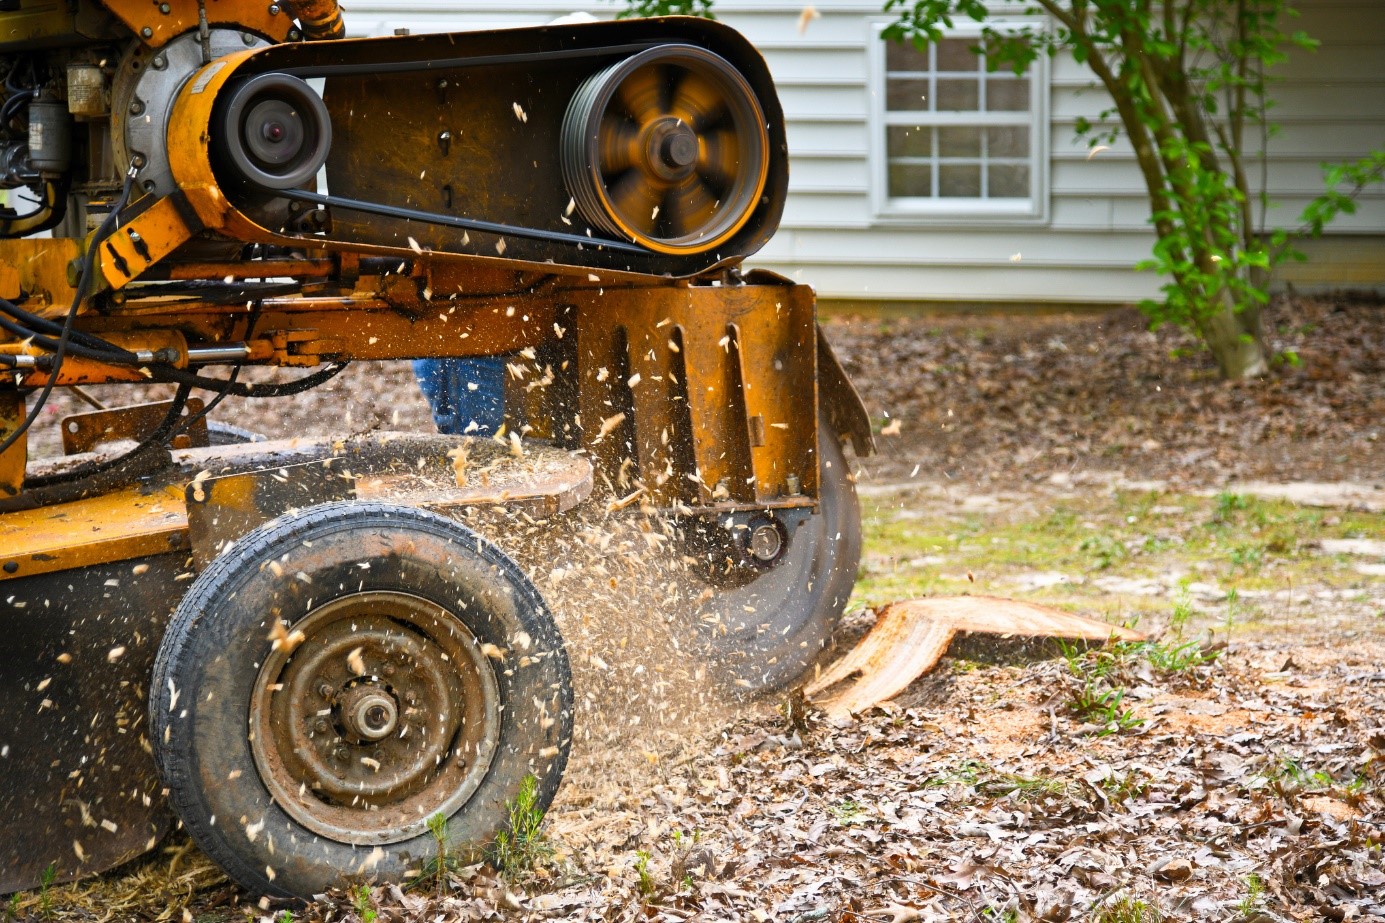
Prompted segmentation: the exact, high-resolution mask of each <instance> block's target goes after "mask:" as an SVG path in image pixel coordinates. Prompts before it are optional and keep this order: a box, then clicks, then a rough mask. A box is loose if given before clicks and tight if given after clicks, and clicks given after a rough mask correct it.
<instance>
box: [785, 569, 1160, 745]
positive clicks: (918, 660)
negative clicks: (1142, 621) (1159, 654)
mask: <svg viewBox="0 0 1385 923" xmlns="http://www.w3.org/2000/svg"><path fill="white" fill-rule="evenodd" d="M958 632H973V633H980V634H992V635H1001V636H1005V637H1009V636H1014V635H1021V636H1024V637H1033V638H1079V639H1083V640H1090V641H1105V640H1117V641H1140V640H1143V638H1144V635H1142V634H1140V633H1139V632H1137V631H1132V630H1130V629H1129V628H1121V627H1119V626H1117V625H1108V624H1106V623H1105V622H1099V621H1097V620H1096V619H1090V618H1087V617H1086V616H1081V615H1073V614H1071V613H1069V612H1062V611H1059V610H1058V609H1052V608H1050V607H1048V606H1040V605H1036V604H1034V603H1028V602H1021V601H1020V600H1017V599H1000V598H998V597H995V596H938V597H933V598H931V599H911V600H907V601H905V602H897V603H891V604H890V605H888V606H886V607H885V608H884V609H882V610H881V611H880V616H879V618H878V619H877V620H876V623H875V627H873V628H872V629H871V630H870V631H869V632H868V633H867V634H866V636H865V637H864V638H862V639H861V641H860V643H859V644H857V645H856V646H855V647H854V648H852V649H851V650H850V651H848V652H847V654H846V656H845V657H843V658H842V659H841V660H838V661H837V662H836V663H834V664H832V665H831V666H830V667H828V668H827V669H826V670H824V671H823V672H822V674H821V675H819V676H818V677H816V678H815V679H814V680H813V681H812V682H810V683H808V684H807V686H805V687H804V690H803V692H804V694H805V695H806V696H807V697H808V698H809V700H810V701H812V702H813V704H814V705H817V706H818V707H819V708H822V709H823V710H824V711H826V712H827V714H828V716H829V717H832V718H844V717H848V716H850V715H853V714H856V713H858V712H862V711H865V710H866V709H867V708H870V707H871V706H873V705H878V704H880V703H881V702H886V701H889V700H890V699H892V698H894V697H895V696H896V695H899V693H901V692H903V691H904V689H905V688H906V687H908V685H909V684H910V683H912V682H913V681H914V680H916V679H918V678H919V677H920V676H922V675H923V674H925V673H927V672H928V671H929V670H931V669H933V667H934V666H936V665H937V663H938V661H939V660H940V659H942V656H943V654H945V653H946V652H947V648H948V645H949V644H951V643H952V639H953V637H955V636H956V635H957V633H958ZM848 680H849V681H850V682H849V683H848V682H847V681H848ZM843 683H846V685H842V684H843ZM834 687H835V688H834ZM829 691H831V694H830V695H825V693H828V692H829Z"/></svg>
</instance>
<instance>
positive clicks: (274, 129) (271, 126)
mask: <svg viewBox="0 0 1385 923" xmlns="http://www.w3.org/2000/svg"><path fill="white" fill-rule="evenodd" d="M283 137H284V126H282V125H280V124H279V123H278V122H266V123H265V127H264V138H265V140H266V141H281V140H283Z"/></svg>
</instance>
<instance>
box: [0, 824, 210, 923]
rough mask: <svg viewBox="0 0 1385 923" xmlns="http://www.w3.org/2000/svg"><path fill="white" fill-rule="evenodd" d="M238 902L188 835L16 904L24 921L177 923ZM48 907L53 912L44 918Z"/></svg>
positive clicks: (30, 893) (27, 894)
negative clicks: (191, 910)
mask: <svg viewBox="0 0 1385 923" xmlns="http://www.w3.org/2000/svg"><path fill="white" fill-rule="evenodd" d="M236 899H238V895H237V894H236V893H235V889H234V887H233V886H232V885H231V884H230V882H229V880H228V879H227V878H226V875H225V874H224V873H223V872H222V871H221V869H219V868H217V866H216V864H215V863H213V862H212V860H211V859H209V858H207V857H206V856H205V855H204V854H203V853H202V851H201V850H199V849H197V847H195V846H194V845H193V844H192V841H191V840H189V839H187V837H186V836H184V835H176V836H175V837H173V838H172V839H171V840H170V841H169V842H167V843H166V844H165V845H164V846H163V848H162V849H159V850H158V851H156V852H153V853H149V854H148V855H146V856H143V857H141V858H139V859H136V860H135V861H133V862H130V863H127V864H126V865H124V866H121V867H120V868H118V869H116V870H115V871H113V872H110V873H108V874H105V875H101V876H99V877H96V878H90V879H85V880H82V881H75V882H71V883H69V884H64V885H57V886H54V887H52V888H49V889H48V893H47V895H44V894H43V893H41V892H40V891H28V892H25V893H24V894H22V895H20V897H19V900H18V903H17V904H16V905H13V909H14V910H15V911H16V912H17V916H18V917H19V919H26V918H33V919H38V918H44V919H51V920H55V921H67V920H73V921H76V920H80V921H82V923H114V921H128V920H142V921H147V923H172V921H182V920H184V919H186V918H187V917H186V911H185V908H187V907H189V906H193V905H197V906H199V907H212V906H215V905H217V904H223V903H226V902H227V901H228V900H229V901H234V900H236ZM45 904H46V905H47V906H48V907H51V908H52V910H51V913H50V914H44V912H43V911H44V907H45Z"/></svg>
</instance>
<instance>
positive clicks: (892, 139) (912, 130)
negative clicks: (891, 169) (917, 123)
mask: <svg viewBox="0 0 1385 923" xmlns="http://www.w3.org/2000/svg"><path fill="white" fill-rule="evenodd" d="M887 133H888V135H889V156H891V157H927V156H929V155H930V154H932V153H933V129H931V128H929V127H927V126H924V127H922V128H918V127H912V126H905V125H891V126H890V127H889V128H888V129H887Z"/></svg>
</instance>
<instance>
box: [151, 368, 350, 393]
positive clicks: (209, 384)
mask: <svg viewBox="0 0 1385 923" xmlns="http://www.w3.org/2000/svg"><path fill="white" fill-rule="evenodd" d="M346 365H347V363H345V362H333V363H331V364H330V365H328V366H326V367H324V368H322V369H319V370H318V371H316V372H314V373H312V374H311V375H304V376H303V377H302V378H299V379H296V380H294V381H286V382H283V383H282V384H273V385H245V384H240V383H233V384H231V385H230V387H227V385H228V382H226V381H223V380H222V379H220V378H208V377H206V376H205V375H198V374H197V373H196V372H189V371H188V370H187V369H180V368H175V367H173V366H171V365H162V364H156V365H149V366H147V368H148V369H149V373H150V375H151V376H153V380H154V381H166V382H174V383H176V384H187V385H191V386H192V387H194V388H203V389H205V390H208V391H219V390H221V389H223V388H226V393H228V394H230V395H231V396H232V397H249V398H267V397H288V396H289V395H292V394H302V393H303V392H304V391H307V390H309V389H311V388H316V387H317V386H318V385H320V384H322V383H324V382H326V381H330V380H331V379H333V378H335V377H336V376H337V375H339V374H341V371H342V369H344V368H346Z"/></svg>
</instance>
